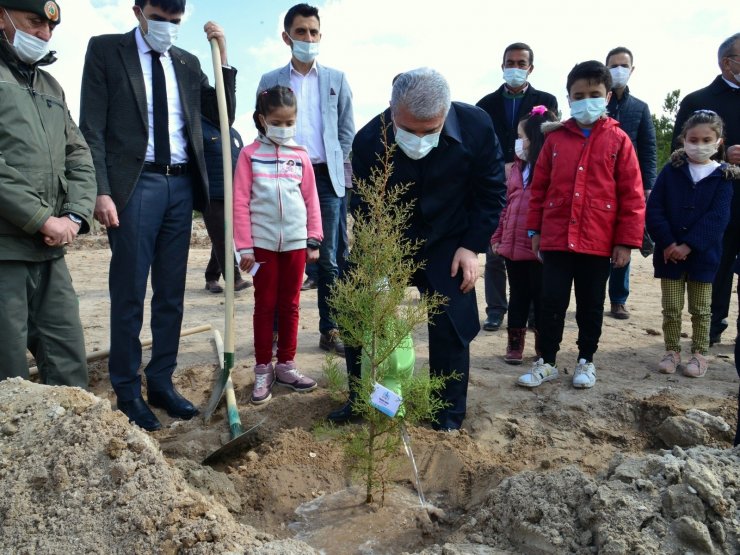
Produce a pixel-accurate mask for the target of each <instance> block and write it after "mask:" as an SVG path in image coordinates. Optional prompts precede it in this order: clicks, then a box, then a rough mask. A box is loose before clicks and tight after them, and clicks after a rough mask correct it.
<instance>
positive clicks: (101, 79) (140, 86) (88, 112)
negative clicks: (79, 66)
mask: <svg viewBox="0 0 740 555" xmlns="http://www.w3.org/2000/svg"><path fill="white" fill-rule="evenodd" d="M134 32H135V30H133V31H130V32H128V33H126V34H123V35H101V36H98V37H93V38H91V39H90V42H89V44H88V46H87V54H86V56H85V67H84V70H83V73H82V96H81V99H80V130H81V131H82V133H83V135H84V136H85V140H87V144H88V145H89V146H90V151H91V153H92V157H93V162H94V164H95V172H96V175H97V182H98V195H110V196H111V197H112V198H113V202H115V204H116V208H117V209H118V211H119V212H120V211H121V210H123V208H124V207H125V206H126V204H127V202H128V200H129V198H130V197H131V193H132V192H133V190H134V187H136V183H137V181H138V180H139V176H140V175H141V170H142V168H143V166H144V162H145V157H146V147H147V142H148V139H149V124H148V117H147V106H146V89H145V87H144V74H143V72H142V70H141V63H140V62H139V52H138V50H137V48H136V37H135V36H134ZM170 54H171V56H172V61H173V65H174V68H175V75H176V76H177V88H178V90H179V92H180V101H181V103H182V107H183V111H184V113H185V123H186V128H187V139H188V153H189V164H190V165H191V171H190V174H191V175H192V176H193V206H194V208H195V209H196V210H203V209H204V208H205V207H206V206H207V205H208V174H207V172H206V162H205V157H204V155H203V131H202V129H201V114H203V115H204V116H206V117H207V118H208V119H210V120H211V121H218V102H217V100H216V90H215V89H214V88H213V87H211V86H210V85H209V84H208V78H207V77H206V76H205V74H204V73H203V72H202V71H201V68H200V63H199V62H198V59H197V58H196V57H195V56H193V55H192V54H190V53H188V52H186V51H184V50H182V49H180V48H177V47H174V46H173V47H172V48H171V49H170ZM223 75H224V85H225V88H226V103H227V109H228V116H229V123H230V124H231V123H233V121H234V112H235V108H236V94H235V82H236V70H235V69H233V68H224V69H223Z"/></svg>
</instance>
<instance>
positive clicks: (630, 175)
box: [517, 61, 645, 388]
mask: <svg viewBox="0 0 740 555" xmlns="http://www.w3.org/2000/svg"><path fill="white" fill-rule="evenodd" d="M611 88H612V78H611V74H610V73H609V70H608V69H607V68H606V66H604V64H602V63H600V62H597V61H589V62H583V63H580V64H578V65H576V66H575V67H574V68H573V69H572V70H571V72H570V73H569V74H568V81H567V90H568V102H569V103H570V110H571V116H572V117H571V118H570V119H569V120H567V121H565V122H564V123H562V124H561V123H554V124H546V126H547V128H545V127H544V126H543V129H545V130H546V131H548V132H549V133H548V136H547V139H546V140H545V144H544V146H543V148H542V152H541V153H540V156H539V158H538V160H537V165H536V167H535V171H534V178H533V180H532V192H531V195H532V196H531V199H530V203H529V212H528V215H527V229H528V230H529V236H530V237H531V238H532V250H533V251H534V252H535V254H537V255H538V256H540V257H541V258H542V260H543V264H544V266H543V275H542V281H543V286H542V307H541V311H542V312H541V318H542V322H541V325H540V348H541V352H542V358H540V359H539V360H538V361H537V362H535V363H534V365H533V367H532V370H531V371H530V372H528V373H527V374H524V375H522V376H520V377H519V379H518V381H517V384H518V385H521V386H523V387H537V386H538V385H540V384H541V383H543V382H546V381H550V380H553V379H555V378H557V377H558V370H557V367H556V365H555V358H556V355H557V352H558V350H559V349H560V342H561V341H562V339H563V325H564V322H565V312H566V310H567V309H568V304H569V303H570V294H571V286H574V287H575V295H576V322H577V323H578V364H577V365H576V369H575V372H574V374H573V386H574V387H576V388H591V387H593V386H594V384H595V383H596V369H595V367H594V364H593V356H594V353H595V352H596V349H597V348H598V345H599V337H600V336H601V324H602V320H603V312H604V297H605V295H606V281H607V278H608V277H609V272H610V269H611V265H614V267H615V268H621V267H623V266H624V265H626V264H627V263H628V262H629V260H630V249H633V248H639V247H640V245H642V235H643V227H644V225H645V196H644V193H643V188H642V178H641V177H640V166H639V164H638V161H637V156H636V155H635V150H634V148H633V146H632V142H631V141H630V139H629V137H628V136H627V134H626V133H624V131H622V130H621V129H620V128H619V123H618V122H617V121H616V120H613V119H612V118H610V117H607V115H606V105H607V103H608V102H609V97H610V96H611V92H610V91H611Z"/></svg>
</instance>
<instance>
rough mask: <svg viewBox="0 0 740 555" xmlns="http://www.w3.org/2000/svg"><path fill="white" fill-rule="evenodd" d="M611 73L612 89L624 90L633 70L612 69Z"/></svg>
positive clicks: (623, 68) (624, 68) (618, 67)
mask: <svg viewBox="0 0 740 555" xmlns="http://www.w3.org/2000/svg"><path fill="white" fill-rule="evenodd" d="M609 73H611V74H612V89H622V88H624V87H626V86H627V81H629V78H630V73H632V72H631V70H630V68H628V67H622V66H617V67H611V68H609Z"/></svg>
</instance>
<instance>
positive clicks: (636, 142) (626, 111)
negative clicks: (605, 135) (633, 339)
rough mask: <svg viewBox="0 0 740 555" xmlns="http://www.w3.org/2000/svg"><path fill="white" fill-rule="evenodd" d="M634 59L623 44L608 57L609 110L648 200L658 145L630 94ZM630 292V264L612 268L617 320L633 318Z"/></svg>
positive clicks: (613, 312) (646, 115)
mask: <svg viewBox="0 0 740 555" xmlns="http://www.w3.org/2000/svg"><path fill="white" fill-rule="evenodd" d="M633 62H634V58H633V56H632V52H630V50H629V49H627V48H625V47H624V46H618V47H617V48H614V49H613V50H611V51H610V52H609V54H607V56H606V67H608V68H609V72H610V73H611V74H612V96H611V100H610V101H609V104H608V105H607V110H608V112H609V116H610V117H612V118H614V119H615V120H617V121H618V122H619V125H620V126H621V127H622V130H623V131H624V132H625V133H627V135H629V138H630V140H631V141H632V145H633V146H634V147H635V151H636V152H637V160H638V161H639V163H640V173H641V175H642V186H643V188H644V189H645V198H646V199H647V197H648V195H649V194H650V190H651V189H652V188H653V184H654V183H655V177H656V176H657V167H656V166H657V146H656V142H655V127H654V126H653V120H652V118H651V117H650V109H649V108H648V105H647V104H645V103H644V102H643V101H642V100H640V99H639V98H636V97H634V96H632V95H631V94H630V89H629V87H628V86H627V81H628V80H629V78H630V76H631V75H632V72H633V71H634V70H635V67H634V65H633ZM629 294H630V264H629V263H628V264H627V265H626V266H623V267H622V268H614V267H612V270H611V275H610V276H609V300H610V301H611V310H610V311H609V315H610V316H611V317H613V318H616V319H618V320H626V319H627V318H629V317H630V313H629V311H628V310H627V306H626V305H627V297H628V296H629Z"/></svg>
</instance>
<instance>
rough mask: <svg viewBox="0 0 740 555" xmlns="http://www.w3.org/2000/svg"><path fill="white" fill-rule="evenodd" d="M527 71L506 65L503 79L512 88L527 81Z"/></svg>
mask: <svg viewBox="0 0 740 555" xmlns="http://www.w3.org/2000/svg"><path fill="white" fill-rule="evenodd" d="M528 75H529V71H528V70H526V69H519V68H518V67H507V68H506V69H504V81H506V84H507V85H509V86H510V87H512V88H515V89H516V88H517V87H521V86H522V85H523V84H524V83H526V82H527V76H528Z"/></svg>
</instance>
